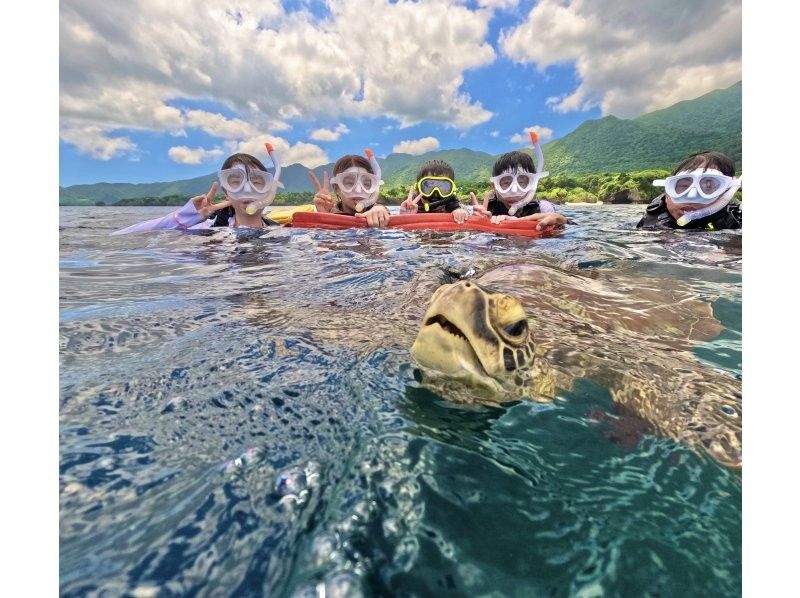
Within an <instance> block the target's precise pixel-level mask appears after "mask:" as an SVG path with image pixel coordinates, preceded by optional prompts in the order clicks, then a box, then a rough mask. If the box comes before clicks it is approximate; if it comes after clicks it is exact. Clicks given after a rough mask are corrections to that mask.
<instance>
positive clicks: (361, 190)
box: [331, 148, 383, 212]
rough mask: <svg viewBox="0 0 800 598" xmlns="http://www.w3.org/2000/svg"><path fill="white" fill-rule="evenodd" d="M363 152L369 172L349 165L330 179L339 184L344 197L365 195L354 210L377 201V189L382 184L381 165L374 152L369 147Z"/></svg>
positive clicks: (360, 210)
mask: <svg viewBox="0 0 800 598" xmlns="http://www.w3.org/2000/svg"><path fill="white" fill-rule="evenodd" d="M364 154H365V155H366V156H367V159H368V160H369V165H370V167H371V168H372V172H371V173H369V172H366V171H365V170H364V169H363V168H360V167H358V166H351V167H350V168H348V169H347V170H343V171H342V172H340V173H339V174H337V175H336V176H335V177H333V178H332V179H331V184H333V183H336V184H337V185H338V186H339V191H340V193H341V194H342V195H344V196H345V197H348V198H350V197H361V196H363V195H366V196H367V197H366V198H364V199H362V200H360V201H359V202H358V203H357V204H356V208H355V209H356V212H363V211H364V210H365V209H367V208H368V207H370V206H371V205H372V204H374V203H375V202H376V201H378V191H379V189H380V186H381V185H383V181H382V180H381V167H380V165H379V164H378V160H377V158H375V154H373V153H372V150H371V149H369V148H367V149H365V150H364Z"/></svg>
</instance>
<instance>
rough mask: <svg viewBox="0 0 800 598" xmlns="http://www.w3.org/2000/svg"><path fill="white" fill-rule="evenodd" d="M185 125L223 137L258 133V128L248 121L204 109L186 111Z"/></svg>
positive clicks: (238, 136) (233, 137)
mask: <svg viewBox="0 0 800 598" xmlns="http://www.w3.org/2000/svg"><path fill="white" fill-rule="evenodd" d="M186 126H187V127H193V128H197V129H201V130H203V131H204V132H206V133H208V134H209V135H213V136H214V137H221V138H223V139H240V138H243V137H254V136H256V135H257V134H258V129H256V128H255V127H254V126H253V125H251V124H250V123H249V122H245V121H243V120H241V119H239V118H227V117H225V116H223V115H222V114H218V113H215V112H206V111H205V110H189V111H188V112H187V113H186Z"/></svg>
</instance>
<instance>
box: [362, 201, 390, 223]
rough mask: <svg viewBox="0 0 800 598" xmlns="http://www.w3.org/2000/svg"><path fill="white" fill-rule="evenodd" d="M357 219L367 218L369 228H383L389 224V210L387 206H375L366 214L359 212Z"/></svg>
mask: <svg viewBox="0 0 800 598" xmlns="http://www.w3.org/2000/svg"><path fill="white" fill-rule="evenodd" d="M356 218H366V219H367V225H368V226H377V227H383V226H386V225H387V224H389V210H388V209H387V208H386V206H382V205H380V204H375V205H374V206H372V207H371V208H370V209H369V210H367V211H366V212H357V213H356Z"/></svg>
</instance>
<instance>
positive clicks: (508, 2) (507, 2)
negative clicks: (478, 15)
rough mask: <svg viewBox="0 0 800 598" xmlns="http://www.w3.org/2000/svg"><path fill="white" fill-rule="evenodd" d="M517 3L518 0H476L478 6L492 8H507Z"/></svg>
mask: <svg viewBox="0 0 800 598" xmlns="http://www.w3.org/2000/svg"><path fill="white" fill-rule="evenodd" d="M517 4H519V0H478V6H480V7H481V8H489V9H492V10H508V9H511V8H514V7H515V6H516V5H517Z"/></svg>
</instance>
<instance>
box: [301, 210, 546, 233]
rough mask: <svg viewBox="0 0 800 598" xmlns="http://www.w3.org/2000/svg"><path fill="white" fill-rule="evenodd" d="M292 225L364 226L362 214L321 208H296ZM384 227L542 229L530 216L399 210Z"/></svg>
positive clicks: (526, 230)
mask: <svg viewBox="0 0 800 598" xmlns="http://www.w3.org/2000/svg"><path fill="white" fill-rule="evenodd" d="M289 226H291V227H293V228H327V229H345V228H367V221H366V219H365V218H358V217H356V216H345V215H343V214H326V213H323V212H297V213H295V214H294V216H293V217H292V223H291V224H290V225H289ZM388 228H399V229H401V230H430V231H442V232H454V231H478V232H485V233H499V234H504V235H517V236H521V237H531V238H533V237H541V236H542V233H543V232H544V231H540V230H536V222H534V221H531V220H523V221H519V220H506V221H504V222H501V223H500V224H492V223H491V222H489V219H488V218H483V217H481V216H470V217H469V218H467V220H466V221H465V222H464V224H456V223H455V221H454V220H453V215H452V214H400V215H398V216H389V226H388Z"/></svg>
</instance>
